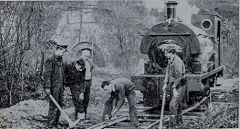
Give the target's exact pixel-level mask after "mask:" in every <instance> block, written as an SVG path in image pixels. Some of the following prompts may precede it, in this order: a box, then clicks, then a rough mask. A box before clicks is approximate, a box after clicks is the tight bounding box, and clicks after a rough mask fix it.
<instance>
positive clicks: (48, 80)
mask: <svg viewBox="0 0 240 129" xmlns="http://www.w3.org/2000/svg"><path fill="white" fill-rule="evenodd" d="M44 66H45V67H44V68H45V69H44V80H45V86H44V88H53V87H55V86H57V83H61V82H62V83H63V85H64V84H65V82H66V81H65V74H64V64H63V59H62V57H57V56H56V55H53V56H52V57H51V58H49V59H47V60H46V61H45V64H44Z"/></svg>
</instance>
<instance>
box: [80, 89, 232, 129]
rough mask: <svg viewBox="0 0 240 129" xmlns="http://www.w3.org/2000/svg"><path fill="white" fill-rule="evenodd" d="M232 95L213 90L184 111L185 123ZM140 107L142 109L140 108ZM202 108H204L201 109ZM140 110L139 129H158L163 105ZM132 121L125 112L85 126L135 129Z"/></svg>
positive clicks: (167, 114)
mask: <svg viewBox="0 0 240 129" xmlns="http://www.w3.org/2000/svg"><path fill="white" fill-rule="evenodd" d="M228 93H230V91H229V89H222V88H220V87H219V88H218V87H217V88H216V87H215V88H212V89H211V92H210V94H209V96H206V97H203V98H202V99H201V100H200V101H199V102H197V103H195V104H194V105H192V106H190V107H188V108H186V109H184V110H183V111H182V115H183V123H184V121H185V120H188V119H189V118H197V117H199V116H201V115H203V113H204V111H205V110H206V108H208V107H206V103H207V104H209V102H210V103H218V102H225V103H227V101H224V99H223V98H225V97H224V95H226V94H228ZM139 106H140V107H139ZM201 107H202V108H201ZM204 107H205V109H204ZM137 109H138V120H139V124H140V125H139V128H138V129H157V128H158V125H159V122H160V109H161V105H157V106H153V107H143V106H142V105H138V106H137ZM170 116H171V113H170V112H169V111H165V112H164V117H163V128H168V126H169V124H168V121H169V120H170ZM130 125H131V124H130V119H129V116H128V110H126V111H125V113H124V114H123V115H120V116H117V117H116V118H114V119H111V120H109V121H108V122H101V123H98V124H95V125H91V124H89V125H87V124H85V127H84V128H86V129H102V128H104V129H133V128H134V127H132V126H130ZM78 129H79V128H78ZM81 129H82V128H81Z"/></svg>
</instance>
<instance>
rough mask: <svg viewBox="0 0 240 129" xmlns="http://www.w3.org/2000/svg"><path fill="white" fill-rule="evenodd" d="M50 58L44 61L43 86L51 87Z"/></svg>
mask: <svg viewBox="0 0 240 129" xmlns="http://www.w3.org/2000/svg"><path fill="white" fill-rule="evenodd" d="M52 70H53V69H52V60H51V59H47V60H46V61H45V63H44V81H45V85H44V88H45V89H46V88H51V77H52Z"/></svg>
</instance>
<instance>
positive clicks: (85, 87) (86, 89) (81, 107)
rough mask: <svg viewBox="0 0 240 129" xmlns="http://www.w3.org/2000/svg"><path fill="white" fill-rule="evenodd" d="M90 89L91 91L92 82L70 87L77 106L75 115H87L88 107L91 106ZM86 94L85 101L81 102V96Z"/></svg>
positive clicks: (88, 81) (83, 82)
mask: <svg viewBox="0 0 240 129" xmlns="http://www.w3.org/2000/svg"><path fill="white" fill-rule="evenodd" d="M90 89H91V80H87V81H86V80H84V81H82V82H81V83H79V84H74V85H71V86H70V90H71V94H72V99H73V103H74V106H75V113H76V115H77V113H86V114H87V107H88V104H89V97H90ZM81 93H83V94H84V99H83V100H80V99H79V96H80V94H81Z"/></svg>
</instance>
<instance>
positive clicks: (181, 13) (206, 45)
mask: <svg viewBox="0 0 240 129" xmlns="http://www.w3.org/2000/svg"><path fill="white" fill-rule="evenodd" d="M177 2H178V3H179V4H178V6H177V17H179V18H180V20H181V21H182V22H183V24H185V25H187V26H188V27H189V28H191V29H192V30H193V32H194V33H195V34H196V36H197V37H198V40H199V42H200V47H201V55H200V57H199V59H200V62H201V63H202V71H203V72H206V71H207V70H208V67H209V64H210V63H211V62H209V58H210V57H211V55H212V54H213V53H214V47H213V41H212V40H211V39H209V38H208V37H206V36H203V35H208V34H207V33H206V32H205V31H204V30H202V29H200V28H198V27H196V26H193V25H192V24H191V17H192V15H194V14H197V13H198V11H199V8H197V7H196V6H194V5H190V4H189V0H181V1H180V0H178V1H177Z"/></svg>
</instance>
